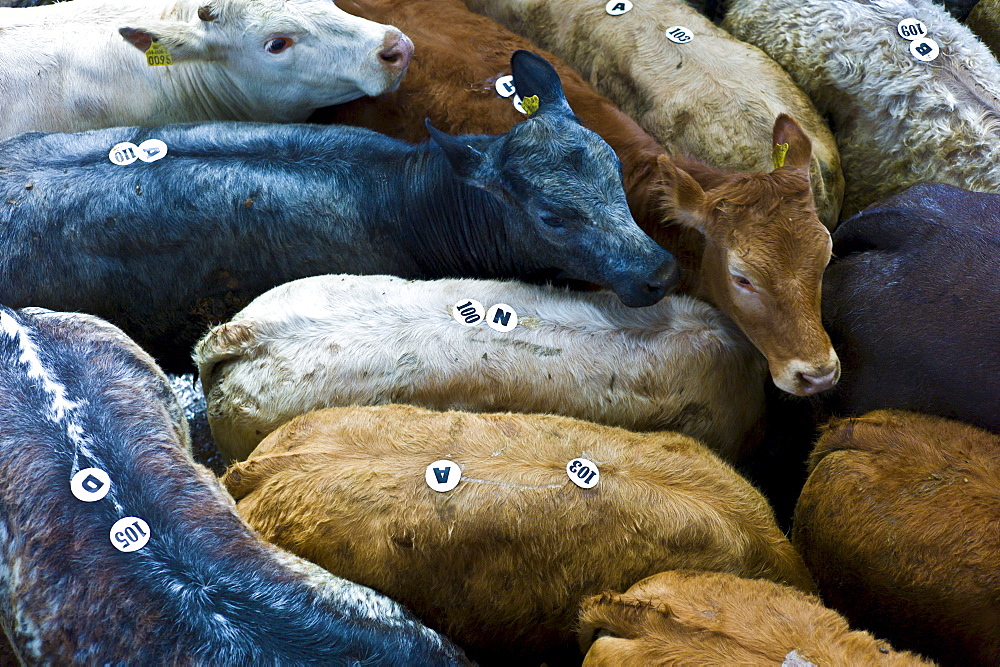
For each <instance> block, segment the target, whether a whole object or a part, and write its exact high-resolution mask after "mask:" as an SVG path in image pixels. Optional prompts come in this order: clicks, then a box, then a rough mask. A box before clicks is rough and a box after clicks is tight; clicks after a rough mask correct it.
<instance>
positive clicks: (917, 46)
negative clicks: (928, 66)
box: [910, 37, 941, 63]
mask: <svg viewBox="0 0 1000 667" xmlns="http://www.w3.org/2000/svg"><path fill="white" fill-rule="evenodd" d="M940 53H941V48H940V47H939V46H938V44H937V42H935V41H934V40H933V39H930V38H929V37H921V38H920V39H915V40H913V41H912V42H910V55H912V56H913V57H914V58H916V59H917V60H919V61H921V62H925V63H929V62H930V61H932V60H934V59H935V58H937V57H938V54H940Z"/></svg>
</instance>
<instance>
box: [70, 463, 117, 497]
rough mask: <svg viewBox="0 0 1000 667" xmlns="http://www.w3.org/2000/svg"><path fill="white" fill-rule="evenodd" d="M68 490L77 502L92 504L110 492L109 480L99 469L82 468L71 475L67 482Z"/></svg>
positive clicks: (106, 474)
mask: <svg viewBox="0 0 1000 667" xmlns="http://www.w3.org/2000/svg"><path fill="white" fill-rule="evenodd" d="M69 490H70V491H72V492H73V495H74V496H76V498H77V500H82V501H83V502H85V503H92V502H96V501H98V500H100V499H101V498H103V497H104V496H106V495H108V491H110V490H111V478H110V477H109V476H108V473H106V472H104V471H103V470H101V469H100V468H84V469H83V470H81V471H80V472H78V473H76V474H75V475H73V479H71V480H70V481H69Z"/></svg>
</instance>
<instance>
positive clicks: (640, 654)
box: [579, 571, 930, 667]
mask: <svg viewBox="0 0 1000 667" xmlns="http://www.w3.org/2000/svg"><path fill="white" fill-rule="evenodd" d="M579 636H580V647H581V648H582V649H583V650H584V651H586V652H587V657H586V659H585V660H584V661H583V664H584V666H585V667H599V666H602V665H608V666H609V667H610V666H617V665H667V664H670V665H676V664H681V665H777V664H783V665H790V666H797V667H806V666H807V665H810V664H812V665H813V667H815V665H876V664H877V665H900V666H903V665H927V664H930V663H927V662H924V661H923V660H921V659H920V658H918V657H917V656H915V655H913V654H912V653H896V652H895V651H893V650H892V647H891V646H889V645H888V644H887V643H885V642H882V641H878V640H876V639H875V638H874V637H872V636H871V635H870V634H868V633H867V632H852V631H851V630H850V628H848V626H847V621H845V620H844V619H843V617H841V616H840V615H838V614H837V613H836V612H835V611H832V610H830V609H827V608H826V607H824V606H823V605H822V604H820V601H819V600H818V599H817V598H816V597H814V596H812V595H806V594H805V593H802V592H801V591H797V590H795V589H794V588H789V587H788V586H782V585H780V584H776V583H774V582H772V581H765V580H763V579H742V578H740V577H736V576H733V575H731V574H725V573H722V572H691V571H680V572H677V571H675V572H663V573H661V574H656V575H653V576H652V577H647V578H646V579H643V580H642V581H640V582H639V583H637V584H635V585H634V586H632V587H631V588H630V589H628V590H627V591H626V592H625V593H613V592H607V593H604V594H602V595H595V596H594V597H591V598H587V599H586V600H584V601H583V605H582V607H581V609H580V631H579Z"/></svg>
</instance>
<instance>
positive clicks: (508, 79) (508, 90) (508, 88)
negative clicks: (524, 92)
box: [493, 74, 517, 97]
mask: <svg viewBox="0 0 1000 667" xmlns="http://www.w3.org/2000/svg"><path fill="white" fill-rule="evenodd" d="M493 85H494V87H495V88H496V89H497V95H499V96H500V97H510V96H511V95H513V94H514V93H515V92H517V89H516V88H514V75H513V74H508V75H506V76H501V77H499V78H497V81H496V83H495V84H493Z"/></svg>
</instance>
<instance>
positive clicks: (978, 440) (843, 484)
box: [793, 411, 1000, 665]
mask: <svg viewBox="0 0 1000 667" xmlns="http://www.w3.org/2000/svg"><path fill="white" fill-rule="evenodd" d="M998 453H1000V436H997V435H993V434H991V433H987V432H986V431H982V430H980V429H977V428H975V427H973V426H968V425H966V424H962V423H960V422H956V421H950V420H947V419H943V418H940V417H931V416H926V415H920V414H917V413H912V412H901V411H877V412H871V413H868V414H867V415H865V416H863V417H859V418H852V419H843V420H835V421H833V422H831V423H830V424H829V425H828V426H827V427H826V432H825V433H824V434H823V436H822V437H821V438H820V440H819V442H818V443H817V445H816V449H815V450H814V451H813V454H812V457H811V459H810V468H811V474H810V476H809V481H808V482H807V483H806V485H805V488H804V489H803V490H802V496H801V498H800V499H799V503H798V506H797V507H796V509H795V532H794V537H793V539H794V541H795V544H796V545H797V546H798V547H799V548H800V549H801V551H802V555H803V557H804V558H805V560H806V562H807V563H808V564H809V567H810V570H811V571H812V572H813V574H814V576H815V577H816V581H817V584H818V585H819V589H820V592H821V594H822V595H823V599H824V600H826V602H827V604H829V605H830V606H832V607H833V608H834V609H837V610H838V611H840V612H841V613H842V614H844V615H845V616H847V618H848V619H849V620H850V622H851V624H852V625H856V626H860V627H864V628H867V629H869V630H871V631H872V632H875V633H876V634H878V635H880V636H882V637H885V638H886V639H888V640H890V641H891V642H892V643H893V644H895V645H896V646H898V647H900V648H906V649H910V650H914V651H919V652H920V653H923V654H925V655H928V656H929V657H931V658H934V659H936V660H939V661H941V662H943V663H946V664H955V665H970V664H980V665H995V664H997V663H998V662H1000V570H998V568H997V564H998V563H1000V530H998V526H1000V504H998V499H1000V461H998Z"/></svg>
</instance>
